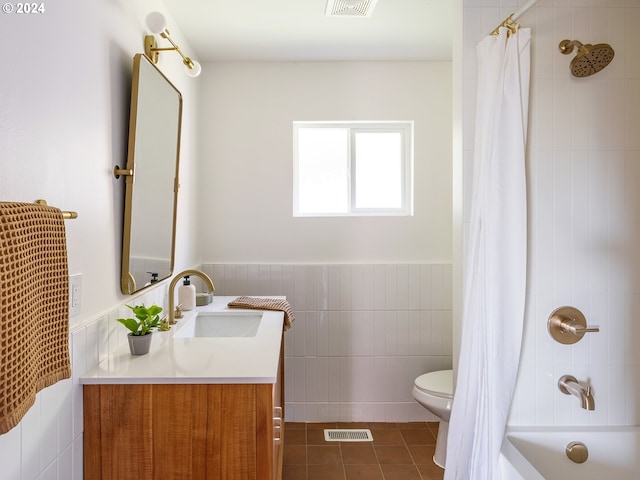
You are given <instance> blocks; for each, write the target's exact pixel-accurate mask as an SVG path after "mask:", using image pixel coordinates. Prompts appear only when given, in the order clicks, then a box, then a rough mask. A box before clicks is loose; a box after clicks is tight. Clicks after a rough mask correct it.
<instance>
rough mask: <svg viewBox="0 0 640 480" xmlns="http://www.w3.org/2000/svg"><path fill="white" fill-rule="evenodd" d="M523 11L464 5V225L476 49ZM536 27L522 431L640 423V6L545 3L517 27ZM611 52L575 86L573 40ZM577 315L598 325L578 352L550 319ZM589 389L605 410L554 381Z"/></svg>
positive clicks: (608, 0) (518, 402) (500, 4)
mask: <svg viewBox="0 0 640 480" xmlns="http://www.w3.org/2000/svg"><path fill="white" fill-rule="evenodd" d="M523 3H524V0H518V1H517V2H509V4H508V5H507V4H505V2H504V1H503V0H483V1H482V2H479V1H478V0H465V2H464V5H465V8H464V22H465V26H464V47H463V48H464V53H463V56H464V58H463V60H464V62H463V63H464V65H465V68H464V75H465V81H464V92H463V96H464V100H463V103H464V105H466V108H465V109H464V115H465V119H464V147H465V152H464V161H465V187H466V188H465V192H466V193H467V195H466V198H465V200H466V202H465V203H464V208H465V213H466V214H465V216H464V218H465V221H468V212H469V203H468V202H469V199H468V192H469V191H470V190H469V178H470V172H471V160H472V146H473V121H474V115H475V111H474V105H475V95H476V93H475V89H476V79H475V71H476V65H475V57H476V54H475V45H476V43H477V42H478V41H479V40H480V39H481V37H482V35H483V34H484V33H486V32H488V31H490V30H491V29H492V28H493V27H494V26H495V25H497V24H498V23H500V21H502V19H503V18H505V17H506V16H507V15H508V14H509V13H511V12H512V11H514V7H517V5H522V4H523ZM519 21H520V23H521V24H522V25H523V26H526V27H531V28H532V41H531V48H532V80H531V102H530V115H529V125H530V128H529V140H528V152H527V175H528V197H529V198H528V201H529V262H528V264H529V272H530V273H529V282H528V283H529V285H528V291H527V294H528V295H527V309H526V318H525V338H524V344H523V353H522V360H521V368H520V372H519V376H518V384H517V387H516V392H515V398H514V403H513V408H512V412H511V417H510V420H509V422H510V423H511V424H513V425H594V424H597V425H601V424H605V425H637V424H638V423H639V422H640V401H639V400H640V396H639V386H640V369H639V368H638V365H639V364H640V349H639V348H637V345H638V342H639V341H640V323H639V322H638V321H637V319H636V315H635V314H636V312H637V311H638V308H637V307H638V298H640V262H639V260H640V254H639V253H638V252H640V249H639V248H638V238H640V235H639V234H640V195H638V188H637V184H638V181H639V180H640V140H639V139H640V88H639V87H640V55H639V54H638V51H639V49H640V30H639V29H638V28H637V25H638V21H640V2H638V1H637V0H584V1H583V0H555V1H554V0H540V2H539V3H538V5H537V6H536V7H534V8H533V9H532V10H530V11H529V12H528V13H527V14H526V15H525V16H524V17H522V18H521V19H520V20H519ZM565 38H568V39H572V40H574V39H576V40H580V41H581V42H583V43H592V44H596V43H610V44H611V45H612V47H613V48H614V49H615V51H616V56H615V58H614V60H613V63H612V64H611V65H609V67H607V68H606V69H605V70H603V71H602V72H600V73H598V74H597V75H595V76H592V77H589V78H584V79H574V78H572V77H571V76H570V74H569V64H570V62H571V60H572V58H573V57H574V55H567V56H565V55H562V54H561V53H560V52H559V51H558V43H559V42H560V41H561V40H563V39H565ZM561 305H573V306H575V307H577V308H579V309H580V310H582V311H583V313H584V314H585V315H586V316H587V319H588V320H589V322H590V323H592V324H595V325H599V326H600V329H601V331H600V333H597V334H589V335H588V336H587V337H586V338H585V339H584V340H582V341H581V342H580V343H578V344H575V345H573V346H566V345H560V344H557V343H555V342H553V341H552V340H551V338H550V337H549V335H548V334H547V331H546V321H547V318H548V316H549V314H550V313H551V312H552V311H553V310H554V309H555V308H557V307H559V306H561ZM563 374H572V375H574V376H576V377H578V379H580V380H587V379H590V380H591V382H592V385H593V389H594V394H595V399H596V410H595V411H593V412H586V411H584V410H581V409H580V408H579V404H578V401H577V399H575V398H573V397H569V396H565V395H563V394H562V393H560V391H559V390H558V388H557V386H556V382H557V380H558V378H559V377H560V376H561V375H563Z"/></svg>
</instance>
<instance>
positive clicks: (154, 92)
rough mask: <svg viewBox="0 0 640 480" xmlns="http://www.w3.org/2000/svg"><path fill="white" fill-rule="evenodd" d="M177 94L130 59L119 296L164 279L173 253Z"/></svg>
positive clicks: (147, 63)
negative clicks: (129, 97)
mask: <svg viewBox="0 0 640 480" xmlns="http://www.w3.org/2000/svg"><path fill="white" fill-rule="evenodd" d="M181 123H182V95H181V94H180V92H179V91H178V89H177V88H176V87H175V86H174V85H173V84H172V83H171V82H170V81H169V80H168V79H167V78H166V77H165V76H164V75H163V74H162V72H161V71H160V70H159V69H158V68H157V67H156V66H155V65H154V64H153V63H152V62H151V60H149V58H148V57H147V56H145V55H144V54H137V55H135V57H134V58H133V82H132V87H131V112H130V119H129V151H128V156H127V166H126V168H125V169H122V170H121V169H119V168H116V170H114V172H115V173H116V177H118V175H123V176H124V177H125V182H126V185H125V204H124V228H123V241H122V275H121V280H120V286H121V290H122V293H124V294H132V293H134V292H137V291H139V290H141V289H143V288H145V287H148V286H150V285H151V284H153V283H155V282H156V281H160V280H163V279H165V278H167V277H170V276H171V274H172V272H173V263H174V252H175V225H176V210H177V201H178V187H179V183H178V168H179V163H180V160H179V156H180V128H181Z"/></svg>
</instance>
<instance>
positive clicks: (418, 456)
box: [282, 422, 444, 480]
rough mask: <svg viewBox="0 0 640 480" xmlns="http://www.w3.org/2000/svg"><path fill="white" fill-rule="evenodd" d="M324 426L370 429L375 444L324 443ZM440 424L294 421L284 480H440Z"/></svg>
mask: <svg viewBox="0 0 640 480" xmlns="http://www.w3.org/2000/svg"><path fill="white" fill-rule="evenodd" d="M325 428H368V429H369V430H371V434H372V436H373V442H326V441H325V440H324V429H325ZM437 432H438V424H437V423H290V422H287V424H286V425H285V436H284V466H283V473H282V479H283V480H355V479H357V480H441V479H442V477H443V474H444V470H443V469H442V468H440V467H438V466H437V465H435V464H434V463H433V453H434V450H435V444H436V435H437Z"/></svg>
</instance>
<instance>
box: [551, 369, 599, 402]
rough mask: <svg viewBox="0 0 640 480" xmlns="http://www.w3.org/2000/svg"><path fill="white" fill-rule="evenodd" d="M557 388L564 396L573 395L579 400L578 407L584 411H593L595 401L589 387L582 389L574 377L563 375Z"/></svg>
mask: <svg viewBox="0 0 640 480" xmlns="http://www.w3.org/2000/svg"><path fill="white" fill-rule="evenodd" d="M558 388H559V389H560V391H561V392H562V393H564V394H565V395H574V396H576V397H578V398H579V399H580V406H581V407H582V408H584V409H585V410H595V409H596V401H595V399H594V398H593V394H592V393H591V385H587V386H586V387H583V386H582V385H581V384H580V383H578V380H576V377H574V376H572V375H563V376H562V377H560V380H558Z"/></svg>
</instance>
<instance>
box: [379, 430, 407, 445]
mask: <svg viewBox="0 0 640 480" xmlns="http://www.w3.org/2000/svg"><path fill="white" fill-rule="evenodd" d="M371 435H372V436H373V444H374V445H404V440H403V438H402V435H401V434H400V430H398V429H394V430H392V429H389V430H385V429H382V430H378V429H377V428H375V429H374V428H372V429H371Z"/></svg>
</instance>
